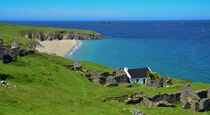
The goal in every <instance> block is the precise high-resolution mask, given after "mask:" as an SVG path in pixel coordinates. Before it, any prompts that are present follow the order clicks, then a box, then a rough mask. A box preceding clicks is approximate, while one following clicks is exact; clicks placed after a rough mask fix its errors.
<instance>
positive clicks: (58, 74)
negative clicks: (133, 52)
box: [0, 53, 210, 115]
mask: <svg viewBox="0 0 210 115" xmlns="http://www.w3.org/2000/svg"><path fill="white" fill-rule="evenodd" d="M72 63H73V61H71V60H69V59H65V58H62V57H58V56H50V55H47V54H41V53H37V54H35V55H31V56H25V57H19V60H18V61H17V62H12V63H9V64H0V74H6V75H8V78H7V80H6V81H7V82H9V83H10V84H12V85H16V87H11V88H5V87H3V86H0V94H1V95H0V108H1V109H0V114H14V112H15V113H16V114H23V113H24V114H32V113H33V114H70V113H71V114H91V115H92V114H104V115H105V114H106V115H107V114H116V115H119V114H128V115H129V114H130V112H129V109H131V108H140V109H141V110H143V112H145V113H148V114H153V115H154V114H157V115H158V114H163V115H164V114H168V113H173V114H180V112H181V113H183V114H184V113H185V114H189V115H190V114H201V113H197V112H195V111H192V110H182V109H181V108H180V107H179V108H149V107H141V106H138V105H129V106H127V105H124V104H123V103H121V102H119V101H122V100H124V99H123V98H122V99H120V98H117V97H120V96H123V95H130V94H134V93H145V94H148V95H154V94H157V93H158V92H162V93H164V92H176V91H179V90H180V88H181V85H183V83H185V82H188V81H186V80H174V81H175V82H176V83H179V84H180V85H178V86H176V87H169V88H160V89H152V88H149V87H146V86H145V85H137V84H134V86H133V88H125V87H123V85H120V86H119V87H113V88H107V87H104V86H102V85H96V84H93V83H91V82H89V81H88V80H87V79H86V78H85V77H83V76H80V74H79V73H77V72H75V71H71V70H68V69H66V68H65V67H63V66H62V65H63V64H72ZM82 65H83V67H84V69H86V68H87V69H89V70H95V69H96V70H97V71H99V72H100V71H109V72H112V71H113V69H111V68H108V67H105V66H102V65H100V64H96V63H90V62H82ZM191 85H192V87H193V89H195V90H199V89H203V88H207V87H210V85H209V84H203V83H191ZM108 98H113V99H114V98H116V99H117V100H110V101H106V102H104V101H103V100H105V99H108ZM203 114H208V113H203Z"/></svg>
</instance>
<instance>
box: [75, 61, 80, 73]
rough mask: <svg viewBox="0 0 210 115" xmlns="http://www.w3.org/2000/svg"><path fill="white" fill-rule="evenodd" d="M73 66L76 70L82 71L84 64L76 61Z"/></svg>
mask: <svg viewBox="0 0 210 115" xmlns="http://www.w3.org/2000/svg"><path fill="white" fill-rule="evenodd" d="M73 67H74V70H75V71H82V65H81V64H80V62H78V61H76V62H74V65H73Z"/></svg>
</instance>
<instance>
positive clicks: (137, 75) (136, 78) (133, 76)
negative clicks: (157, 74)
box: [124, 67, 152, 84]
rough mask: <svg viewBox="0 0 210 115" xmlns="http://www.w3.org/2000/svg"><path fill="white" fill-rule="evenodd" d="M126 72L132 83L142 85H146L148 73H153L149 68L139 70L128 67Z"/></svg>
mask: <svg viewBox="0 0 210 115" xmlns="http://www.w3.org/2000/svg"><path fill="white" fill-rule="evenodd" d="M124 71H125V73H126V74H127V77H128V78H129V81H130V83H140V84H146V82H147V72H148V71H150V72H152V71H151V69H150V68H149V67H147V68H138V69H128V68H127V67H125V68H124Z"/></svg>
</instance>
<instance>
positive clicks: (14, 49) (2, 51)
mask: <svg viewBox="0 0 210 115" xmlns="http://www.w3.org/2000/svg"><path fill="white" fill-rule="evenodd" d="M19 53H20V50H19V44H18V41H17V39H16V38H15V39H14V40H13V42H12V45H11V46H4V45H3V39H1V38H0V62H3V63H9V62H11V61H15V60H17V57H18V56H19Z"/></svg>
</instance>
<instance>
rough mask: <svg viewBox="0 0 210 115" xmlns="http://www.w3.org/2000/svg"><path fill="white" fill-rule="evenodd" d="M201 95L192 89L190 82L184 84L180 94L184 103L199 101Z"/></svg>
mask: <svg viewBox="0 0 210 115" xmlns="http://www.w3.org/2000/svg"><path fill="white" fill-rule="evenodd" d="M199 100H200V97H199V96H198V95H197V94H196V93H195V92H194V91H193V90H192V88H191V87H190V84H184V86H183V87H182V88H181V95H180V101H181V102H182V103H185V102H189V103H190V102H192V101H199Z"/></svg>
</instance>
